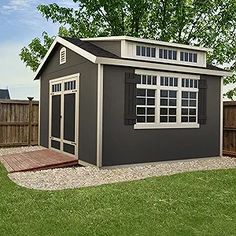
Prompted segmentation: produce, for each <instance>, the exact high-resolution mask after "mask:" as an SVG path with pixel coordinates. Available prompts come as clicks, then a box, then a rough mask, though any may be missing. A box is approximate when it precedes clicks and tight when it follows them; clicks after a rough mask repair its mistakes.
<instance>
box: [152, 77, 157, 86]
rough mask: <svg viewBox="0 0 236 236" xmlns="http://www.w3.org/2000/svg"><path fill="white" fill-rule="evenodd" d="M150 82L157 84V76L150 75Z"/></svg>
mask: <svg viewBox="0 0 236 236" xmlns="http://www.w3.org/2000/svg"><path fill="white" fill-rule="evenodd" d="M152 84H153V85H156V84H157V77H156V76H153V77H152Z"/></svg>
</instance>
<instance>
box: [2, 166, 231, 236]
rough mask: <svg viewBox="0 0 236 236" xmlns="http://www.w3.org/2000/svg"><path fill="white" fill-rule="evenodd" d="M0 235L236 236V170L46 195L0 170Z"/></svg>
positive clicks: (196, 173)
mask: <svg viewBox="0 0 236 236" xmlns="http://www.w3.org/2000/svg"><path fill="white" fill-rule="evenodd" d="M0 235H1V236H2V235H8V236H9V235H29V236H31V235H43V236H46V235H122V236H123V235H129V236H131V235H171V236H173V235H180V236H184V235H186V236H190V235H207V236H208V235H219V236H222V235H227V236H230V235H236V169H233V170H218V171H206V172H195V173H186V174H178V175H173V176H166V177H159V178H149V179H146V180H142V181H135V182H127V183H118V184H111V185H104V186H99V187H91V188H82V189H76V190H64V191H52V192H50V191H36V190H29V189H26V188H22V187H19V186H17V185H15V184H14V183H13V182H11V181H10V180H9V179H8V177H7V173H6V171H5V170H4V169H3V167H2V166H0Z"/></svg>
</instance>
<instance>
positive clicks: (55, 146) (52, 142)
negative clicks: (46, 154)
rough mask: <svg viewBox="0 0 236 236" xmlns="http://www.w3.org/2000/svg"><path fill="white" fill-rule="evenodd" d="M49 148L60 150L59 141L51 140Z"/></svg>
mask: <svg viewBox="0 0 236 236" xmlns="http://www.w3.org/2000/svg"><path fill="white" fill-rule="evenodd" d="M51 147H52V148H56V149H58V150H60V149H61V148H60V142H59V141H55V140H51Z"/></svg>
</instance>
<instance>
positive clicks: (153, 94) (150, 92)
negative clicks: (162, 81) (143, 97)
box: [147, 89, 155, 97]
mask: <svg viewBox="0 0 236 236" xmlns="http://www.w3.org/2000/svg"><path fill="white" fill-rule="evenodd" d="M147 95H148V97H155V90H154V89H148V90H147Z"/></svg>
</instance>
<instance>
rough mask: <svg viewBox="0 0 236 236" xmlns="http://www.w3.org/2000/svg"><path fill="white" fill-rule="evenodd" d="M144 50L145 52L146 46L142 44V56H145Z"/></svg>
mask: <svg viewBox="0 0 236 236" xmlns="http://www.w3.org/2000/svg"><path fill="white" fill-rule="evenodd" d="M145 52H146V48H145V47H143V46H142V56H144V57H145V56H146V54H145Z"/></svg>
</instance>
